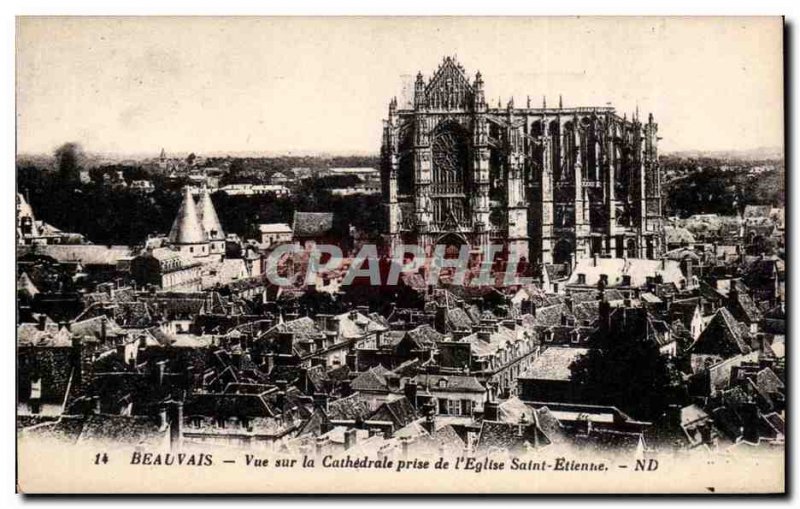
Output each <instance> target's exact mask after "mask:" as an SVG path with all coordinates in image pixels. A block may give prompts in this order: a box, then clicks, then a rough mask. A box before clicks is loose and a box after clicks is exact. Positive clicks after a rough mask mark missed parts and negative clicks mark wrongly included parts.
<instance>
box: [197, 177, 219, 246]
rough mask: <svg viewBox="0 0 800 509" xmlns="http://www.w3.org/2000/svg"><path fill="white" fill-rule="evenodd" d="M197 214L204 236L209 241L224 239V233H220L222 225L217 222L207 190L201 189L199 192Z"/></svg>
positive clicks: (217, 217)
mask: <svg viewBox="0 0 800 509" xmlns="http://www.w3.org/2000/svg"><path fill="white" fill-rule="evenodd" d="M198 213H199V217H200V223H201V224H202V225H203V229H204V230H205V232H206V235H207V236H208V238H209V239H211V240H217V239H224V238H225V232H223V231H222V223H220V222H219V216H217V211H216V209H215V208H214V203H213V202H212V201H211V194H210V193H209V192H208V189H203V190H202V191H201V192H200V202H199V203H198Z"/></svg>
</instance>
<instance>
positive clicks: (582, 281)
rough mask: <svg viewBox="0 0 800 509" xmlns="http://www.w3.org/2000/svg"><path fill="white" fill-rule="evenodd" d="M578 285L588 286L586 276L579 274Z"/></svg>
mask: <svg viewBox="0 0 800 509" xmlns="http://www.w3.org/2000/svg"><path fill="white" fill-rule="evenodd" d="M578 284H579V285H585V284H586V274H578Z"/></svg>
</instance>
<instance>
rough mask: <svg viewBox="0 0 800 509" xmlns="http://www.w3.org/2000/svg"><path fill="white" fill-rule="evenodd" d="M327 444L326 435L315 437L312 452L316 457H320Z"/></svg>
mask: <svg viewBox="0 0 800 509" xmlns="http://www.w3.org/2000/svg"><path fill="white" fill-rule="evenodd" d="M327 445H328V438H327V437H317V439H316V440H315V441H314V454H315V455H316V456H317V457H322V455H323V454H324V453H325V449H326V447H327Z"/></svg>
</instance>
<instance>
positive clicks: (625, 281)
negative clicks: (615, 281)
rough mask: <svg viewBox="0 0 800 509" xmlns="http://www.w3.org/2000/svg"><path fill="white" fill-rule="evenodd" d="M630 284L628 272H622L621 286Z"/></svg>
mask: <svg viewBox="0 0 800 509" xmlns="http://www.w3.org/2000/svg"><path fill="white" fill-rule="evenodd" d="M630 285H631V276H630V275H629V274H624V275H623V276H622V286H630Z"/></svg>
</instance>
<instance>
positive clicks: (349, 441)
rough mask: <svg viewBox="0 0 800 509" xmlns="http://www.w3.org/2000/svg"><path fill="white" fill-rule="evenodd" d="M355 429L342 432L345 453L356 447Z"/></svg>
mask: <svg viewBox="0 0 800 509" xmlns="http://www.w3.org/2000/svg"><path fill="white" fill-rule="evenodd" d="M357 431H358V430H357V429H355V428H349V429H348V430H347V431H345V432H344V450H345V451H347V450H349V449H350V448H352V447H354V446H355V445H356V442H357V441H358V435H357V434H356V433H357Z"/></svg>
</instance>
